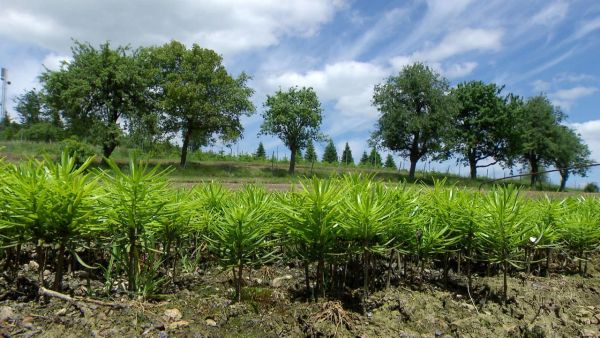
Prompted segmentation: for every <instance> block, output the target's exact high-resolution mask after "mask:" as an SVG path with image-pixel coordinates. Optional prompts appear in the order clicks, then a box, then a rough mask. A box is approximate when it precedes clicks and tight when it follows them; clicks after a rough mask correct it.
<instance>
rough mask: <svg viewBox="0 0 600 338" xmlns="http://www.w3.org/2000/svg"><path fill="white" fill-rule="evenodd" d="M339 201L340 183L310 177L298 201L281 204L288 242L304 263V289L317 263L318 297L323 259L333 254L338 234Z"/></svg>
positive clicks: (322, 289) (322, 287)
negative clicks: (310, 267)
mask: <svg viewBox="0 0 600 338" xmlns="http://www.w3.org/2000/svg"><path fill="white" fill-rule="evenodd" d="M340 198H341V189H340V185H339V182H338V181H336V180H334V179H327V180H325V179H319V178H316V177H315V178H313V179H311V180H309V181H307V182H304V183H302V191H301V192H300V193H299V194H298V196H297V198H292V199H289V200H284V201H285V202H291V203H289V204H282V205H281V214H282V215H283V217H285V218H286V225H287V226H288V234H289V236H290V239H291V240H292V241H293V242H294V243H297V245H298V246H299V247H300V249H299V250H298V251H297V252H298V254H299V255H300V258H301V259H302V260H303V261H304V264H305V275H306V286H307V289H309V288H310V286H309V285H310V283H309V276H308V269H309V265H310V264H311V263H313V262H316V263H317V281H316V291H317V295H318V294H321V295H322V296H323V297H324V296H325V275H324V273H325V260H326V259H327V258H328V257H329V255H330V254H331V253H332V252H334V251H335V248H334V246H335V244H336V238H337V235H338V233H339V226H338V219H339V215H340V211H339V208H338V205H339V203H340Z"/></svg>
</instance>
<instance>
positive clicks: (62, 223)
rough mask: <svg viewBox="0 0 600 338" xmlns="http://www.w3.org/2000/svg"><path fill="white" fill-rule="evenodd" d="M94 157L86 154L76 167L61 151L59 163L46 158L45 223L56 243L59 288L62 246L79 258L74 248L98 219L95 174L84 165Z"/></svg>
mask: <svg viewBox="0 0 600 338" xmlns="http://www.w3.org/2000/svg"><path fill="white" fill-rule="evenodd" d="M93 159H94V158H93V157H90V158H88V159H87V160H86V161H85V162H84V163H83V164H81V166H79V167H76V160H77V159H76V157H74V156H69V155H67V153H65V152H63V154H62V155H61V158H60V162H59V163H54V162H52V161H47V169H48V173H49V178H48V181H47V184H46V189H48V196H49V198H48V199H47V200H46V201H47V202H49V203H48V204H47V205H46V213H47V214H46V216H45V219H46V222H47V223H46V225H47V226H48V227H49V228H48V230H49V234H50V238H51V243H53V244H55V245H56V246H58V247H57V248H56V249H57V252H56V257H57V258H56V263H55V267H56V268H55V277H54V286H53V288H54V289H55V290H61V288H62V279H63V272H64V265H65V261H66V257H65V250H68V251H69V252H70V253H71V255H73V256H74V257H76V258H78V260H79V261H80V262H81V259H79V256H78V255H77V252H76V249H77V248H78V247H80V246H82V245H83V240H84V238H90V235H92V231H93V230H92V229H90V227H89V225H90V224H91V223H92V222H95V221H97V217H96V208H95V204H96V200H97V198H98V195H97V193H96V189H97V180H98V178H97V177H92V175H91V173H90V172H86V169H87V168H88V167H89V165H90V164H91V163H92V160H93Z"/></svg>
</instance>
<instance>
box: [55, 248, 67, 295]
mask: <svg viewBox="0 0 600 338" xmlns="http://www.w3.org/2000/svg"><path fill="white" fill-rule="evenodd" d="M64 265H65V244H64V243H63V242H61V243H60V245H59V246H58V253H57V255H56V271H55V273H54V285H53V287H52V289H54V291H58V292H60V291H61V289H62V280H63V271H64Z"/></svg>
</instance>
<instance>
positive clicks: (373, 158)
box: [369, 148, 383, 167]
mask: <svg viewBox="0 0 600 338" xmlns="http://www.w3.org/2000/svg"><path fill="white" fill-rule="evenodd" d="M369 164H370V165H371V166H373V167H381V166H383V163H382V162H381V155H379V152H377V149H375V148H372V149H371V154H369Z"/></svg>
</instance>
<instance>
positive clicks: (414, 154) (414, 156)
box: [408, 133, 421, 180]
mask: <svg viewBox="0 0 600 338" xmlns="http://www.w3.org/2000/svg"><path fill="white" fill-rule="evenodd" d="M420 157H421V156H420V150H419V133H415V134H413V141H412V144H411V146H410V155H409V158H410V170H409V171H408V179H409V180H414V179H415V170H416V169H417V162H418V161H419V158H420Z"/></svg>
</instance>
